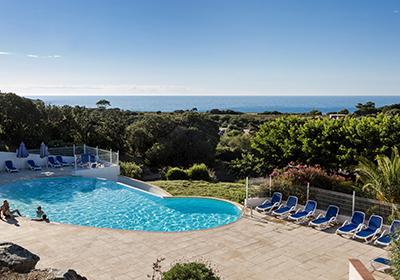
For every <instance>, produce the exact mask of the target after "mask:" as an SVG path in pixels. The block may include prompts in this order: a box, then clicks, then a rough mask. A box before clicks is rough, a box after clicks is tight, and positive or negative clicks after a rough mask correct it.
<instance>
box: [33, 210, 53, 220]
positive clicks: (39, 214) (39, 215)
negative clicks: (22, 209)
mask: <svg viewBox="0 0 400 280" xmlns="http://www.w3.org/2000/svg"><path fill="white" fill-rule="evenodd" d="M32 221H37V222H42V221H44V222H46V223H50V220H49V219H48V218H47V215H46V214H45V213H44V211H43V210H42V206H39V207H38V208H37V210H36V218H34V219H32Z"/></svg>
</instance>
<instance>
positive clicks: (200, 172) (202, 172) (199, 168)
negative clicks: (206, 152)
mask: <svg viewBox="0 0 400 280" xmlns="http://www.w3.org/2000/svg"><path fill="white" fill-rule="evenodd" d="M187 173H188V175H189V178H190V179H191V180H204V181H211V175H210V171H209V170H208V168H207V165H205V164H204V163H201V164H194V165H193V166H192V167H190V168H189V169H188V170H187Z"/></svg>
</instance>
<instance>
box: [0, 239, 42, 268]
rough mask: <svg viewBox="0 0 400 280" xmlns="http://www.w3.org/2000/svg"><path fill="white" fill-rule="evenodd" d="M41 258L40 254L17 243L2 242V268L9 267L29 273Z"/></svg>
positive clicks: (0, 265) (0, 253)
mask: <svg viewBox="0 0 400 280" xmlns="http://www.w3.org/2000/svg"><path fill="white" fill-rule="evenodd" d="M39 260H40V258H39V256H37V255H35V254H33V253H31V252H29V251H28V250H26V249H25V248H22V247H21V246H19V245H17V244H14V243H10V242H6V243H0V268H7V269H9V270H11V271H14V272H18V273H28V272H29V271H31V270H33V269H34V268H35V266H36V264H37V262H38V261H39Z"/></svg>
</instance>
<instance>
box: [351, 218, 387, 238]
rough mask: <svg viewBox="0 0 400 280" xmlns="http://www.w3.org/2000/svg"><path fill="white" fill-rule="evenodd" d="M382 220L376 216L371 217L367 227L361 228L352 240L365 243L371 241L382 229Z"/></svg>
mask: <svg viewBox="0 0 400 280" xmlns="http://www.w3.org/2000/svg"><path fill="white" fill-rule="evenodd" d="M382 225H383V218H382V217H381V216H378V215H371V217H369V220H368V226H365V225H364V226H363V227H362V228H361V230H360V231H358V232H356V234H355V235H354V238H358V239H362V240H364V241H365V242H367V243H368V242H369V241H371V240H372V239H373V238H374V237H375V236H376V235H377V234H378V233H379V232H380V231H381V229H382Z"/></svg>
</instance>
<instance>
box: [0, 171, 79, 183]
mask: <svg viewBox="0 0 400 280" xmlns="http://www.w3.org/2000/svg"><path fill="white" fill-rule="evenodd" d="M73 170H74V168H73V167H62V168H43V170H42V171H32V170H29V169H23V170H21V171H20V172H18V173H7V172H4V171H1V172H0V185H2V184H6V183H11V182H15V181H17V180H29V179H35V178H45V177H62V176H71V174H72V171H73Z"/></svg>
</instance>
